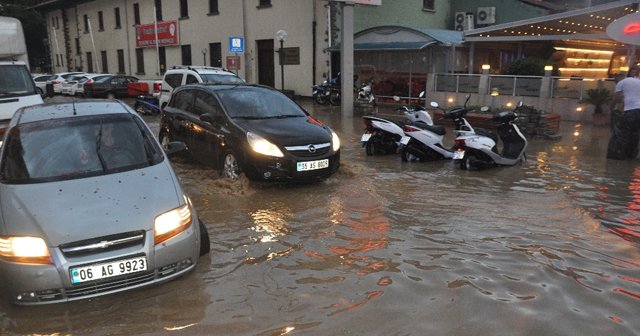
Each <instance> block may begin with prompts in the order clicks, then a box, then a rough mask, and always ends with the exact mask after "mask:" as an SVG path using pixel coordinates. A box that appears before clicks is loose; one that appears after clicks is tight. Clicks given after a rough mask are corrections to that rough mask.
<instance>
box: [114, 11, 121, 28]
mask: <svg viewBox="0 0 640 336" xmlns="http://www.w3.org/2000/svg"><path fill="white" fill-rule="evenodd" d="M113 15H114V18H115V20H116V29H120V28H122V26H121V25H120V7H116V8H114V9H113Z"/></svg>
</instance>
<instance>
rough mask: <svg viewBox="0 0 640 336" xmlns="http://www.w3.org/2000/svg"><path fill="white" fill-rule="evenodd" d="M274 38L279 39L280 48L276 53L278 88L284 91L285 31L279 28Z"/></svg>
mask: <svg viewBox="0 0 640 336" xmlns="http://www.w3.org/2000/svg"><path fill="white" fill-rule="evenodd" d="M276 38H277V39H278V41H280V50H279V51H278V53H279V54H280V90H281V91H283V92H284V51H283V47H284V41H286V40H287V32H286V31H284V30H283V29H280V30H278V31H277V32H276Z"/></svg>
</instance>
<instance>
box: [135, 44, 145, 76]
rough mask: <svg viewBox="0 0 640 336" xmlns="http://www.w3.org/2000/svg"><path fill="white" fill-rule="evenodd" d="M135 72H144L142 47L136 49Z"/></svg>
mask: <svg viewBox="0 0 640 336" xmlns="http://www.w3.org/2000/svg"><path fill="white" fill-rule="evenodd" d="M136 66H137V67H138V68H137V69H136V73H138V74H144V49H142V48H139V49H136Z"/></svg>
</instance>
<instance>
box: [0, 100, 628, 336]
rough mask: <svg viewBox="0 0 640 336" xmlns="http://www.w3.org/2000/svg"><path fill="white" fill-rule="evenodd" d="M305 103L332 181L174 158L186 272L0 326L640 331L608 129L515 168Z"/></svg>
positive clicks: (84, 330)
mask: <svg viewBox="0 0 640 336" xmlns="http://www.w3.org/2000/svg"><path fill="white" fill-rule="evenodd" d="M302 104H303V105H304V106H305V107H306V108H308V109H309V110H310V111H312V113H313V114H314V116H316V117H317V118H319V119H320V120H322V121H324V122H326V123H327V124H329V125H330V126H331V127H332V128H333V129H334V130H335V131H336V132H337V133H338V134H339V135H340V136H341V138H342V142H343V147H342V154H341V155H342V160H341V168H340V170H339V171H338V173H337V174H336V175H334V176H332V177H330V178H329V179H327V180H326V181H323V182H320V183H314V184H307V185H272V184H264V183H253V182H249V181H247V180H240V181H236V182H230V181H227V180H224V179H220V178H219V173H218V172H217V171H214V170H211V169H208V168H206V167H203V166H201V165H199V164H196V163H194V162H192V161H190V160H188V159H185V158H179V159H176V160H174V162H173V165H174V168H175V169H176V171H177V173H178V175H179V176H180V177H181V180H182V183H183V184H184V186H185V188H186V189H187V190H188V192H189V193H190V195H191V197H192V199H193V201H194V203H195V204H196V208H197V210H198V212H199V216H200V217H201V218H202V220H203V221H204V222H205V224H206V225H207V228H208V230H209V235H210V237H211V244H212V246H211V247H212V249H211V254H210V255H208V256H205V257H203V258H201V259H200V260H199V264H198V266H197V269H196V270H195V272H192V273H190V274H188V275H186V276H184V277H183V278H180V279H178V280H176V281H172V282H169V283H166V284H163V285H160V286H155V287H150V288H145V289H140V290H134V291H129V292H126V293H121V294H118V295H112V296H105V297H101V298H97V299H92V300H85V301H80V302H73V303H67V304H56V305H49V306H44V307H15V306H10V305H7V304H4V303H3V304H0V334H3V335H23V334H37V335H133V334H135V335H285V334H299V335H443V334H446V335H493V334H500V335H503V334H509V335H545V334H547V335H603V334H612V335H637V334H639V333H640V319H638V317H637V312H638V308H639V307H640V275H639V274H640V273H639V267H640V256H639V254H640V253H639V252H640V249H639V242H640V227H639V225H640V212H639V210H640V165H639V163H640V160H639V159H636V160H633V161H611V160H606V159H605V152H606V146H607V141H608V134H609V130H608V128H607V127H602V126H600V127H597V126H593V127H592V126H590V125H581V124H574V123H567V122H563V123H562V124H561V135H562V138H561V139H560V140H545V139H530V146H529V149H528V150H527V153H528V161H527V162H526V163H524V164H523V165H518V166H514V167H505V168H495V169H489V170H485V171H463V170H460V169H459V168H458V167H454V166H453V164H452V162H451V161H438V162H430V163H403V162H401V160H400V157H399V156H396V155H390V156H376V157H367V156H366V155H365V153H364V149H363V148H361V146H360V143H359V138H360V135H361V133H362V130H363V127H364V126H363V124H362V122H361V120H360V114H361V113H362V111H359V110H358V111H356V113H355V115H354V118H352V119H343V118H342V117H341V116H340V110H339V108H337V107H334V108H328V107H322V108H318V107H314V106H313V105H312V104H311V103H310V102H306V101H303V102H302ZM145 119H146V120H147V122H148V123H149V125H150V126H151V127H152V129H155V130H157V127H158V124H157V123H158V117H157V116H150V117H145ZM448 131H449V132H448V133H449V137H448V138H447V139H446V144H450V143H451V141H452V138H451V136H450V134H451V133H452V132H451V130H448Z"/></svg>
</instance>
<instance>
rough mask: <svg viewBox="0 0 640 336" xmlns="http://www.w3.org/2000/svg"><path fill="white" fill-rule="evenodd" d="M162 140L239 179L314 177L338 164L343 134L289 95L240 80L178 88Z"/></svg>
mask: <svg viewBox="0 0 640 336" xmlns="http://www.w3.org/2000/svg"><path fill="white" fill-rule="evenodd" d="M158 138H159V139H160V142H161V143H162V144H163V146H164V145H166V144H167V143H169V142H171V141H175V140H177V141H182V142H185V143H186V144H187V148H188V151H189V152H190V153H191V155H192V157H193V158H195V159H196V160H198V161H201V162H203V163H205V164H208V165H210V166H213V167H215V168H218V169H220V170H221V171H222V175H223V176H226V177H228V178H231V179H236V178H238V177H239V175H240V174H241V173H245V174H246V175H247V177H248V178H250V179H252V180H260V181H313V180H319V179H323V178H326V177H329V176H330V175H332V174H333V173H335V172H336V171H337V170H338V168H339V167H340V138H339V137H338V135H337V134H336V133H335V132H334V131H332V130H331V129H330V128H329V127H328V126H326V125H324V124H323V123H321V122H320V121H319V120H317V119H315V118H314V117H313V116H311V115H310V114H309V113H307V112H306V111H305V110H304V109H303V108H302V107H300V106H299V105H298V104H296V103H295V102H294V101H293V100H291V99H290V98H288V97H287V96H286V95H284V94H283V93H281V92H280V91H277V90H275V89H272V88H269V87H264V86H260V85H248V84H242V83H229V84H211V83H209V84H191V85H185V86H181V87H179V88H176V89H175V91H174V92H173V94H172V95H171V99H170V101H169V103H168V105H166V106H165V107H164V108H163V109H162V115H161V120H160V134H159V136H158Z"/></svg>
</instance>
